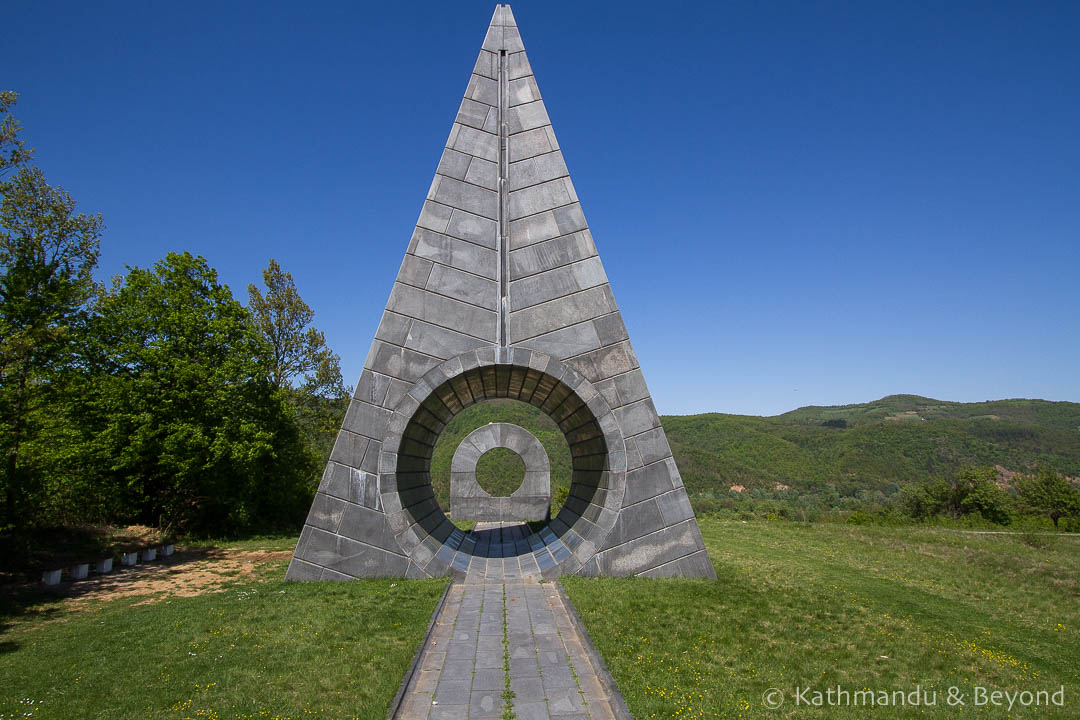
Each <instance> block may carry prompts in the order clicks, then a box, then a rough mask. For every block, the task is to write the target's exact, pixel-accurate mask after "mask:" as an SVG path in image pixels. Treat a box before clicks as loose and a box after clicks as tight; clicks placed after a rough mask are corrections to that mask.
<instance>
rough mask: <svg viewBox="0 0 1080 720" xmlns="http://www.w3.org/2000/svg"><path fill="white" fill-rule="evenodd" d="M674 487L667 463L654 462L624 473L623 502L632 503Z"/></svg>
mask: <svg viewBox="0 0 1080 720" xmlns="http://www.w3.org/2000/svg"><path fill="white" fill-rule="evenodd" d="M674 487H675V485H674V483H673V482H672V478H671V471H670V468H669V466H668V464H667V463H666V462H655V463H652V464H651V465H646V466H644V467H640V468H637V469H636V470H631V471H629V472H628V473H626V492H625V494H624V495H623V503H624V504H626V505H633V504H634V503H638V502H641V501H642V500H647V499H648V498H651V497H656V496H657V495H662V494H663V493H666V492H669V491H670V490H672V489H674ZM661 509H662V508H661ZM665 519H666V518H665Z"/></svg>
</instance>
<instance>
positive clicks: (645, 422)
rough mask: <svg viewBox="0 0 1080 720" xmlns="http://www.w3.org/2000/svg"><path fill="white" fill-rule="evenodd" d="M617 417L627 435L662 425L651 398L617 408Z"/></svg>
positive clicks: (624, 433)
mask: <svg viewBox="0 0 1080 720" xmlns="http://www.w3.org/2000/svg"><path fill="white" fill-rule="evenodd" d="M615 419H616V420H618V421H619V427H620V429H622V433H623V435H625V436H631V435H638V434H640V433H643V432H645V431H646V430H652V429H653V428H657V427H660V418H659V417H658V416H657V414H656V408H655V407H653V403H652V400H651V399H649V398H645V399H644V400H638V401H637V402H635V403H631V404H630V405H624V406H622V407H621V408H616V409H615Z"/></svg>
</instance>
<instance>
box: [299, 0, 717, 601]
mask: <svg viewBox="0 0 1080 720" xmlns="http://www.w3.org/2000/svg"><path fill="white" fill-rule="evenodd" d="M493 398H513V399H517V400H521V401H524V402H527V403H531V404H532V405H534V406H536V407H538V408H540V409H542V410H543V411H544V412H545V413H547V414H548V415H549V416H550V417H551V418H552V419H553V420H554V421H555V422H556V423H557V424H558V426H559V427H560V428H561V429H562V430H563V432H564V433H565V436H566V442H567V444H568V445H569V447H570V451H571V457H572V466H573V479H572V486H571V490H570V497H569V499H568V500H567V501H566V503H565V505H564V506H563V508H562V510H561V511H560V512H559V514H558V515H557V516H556V517H555V518H554V519H552V520H551V522H550V523H549V524H548V525H547V526H546V527H544V528H543V529H542V530H540V531H539V532H533V531H531V530H529V529H528V526H521V529H520V530H519V531H517V532H514V533H510V532H504V533H502V534H498V533H497V536H496V537H495V538H494V539H492V538H488V537H484V538H480V537H478V534H477V533H465V532H463V531H461V530H460V529H458V528H456V527H455V526H454V525H453V524H452V523H451V522H450V521H449V519H448V518H447V516H446V513H445V511H444V509H443V508H441V507H440V506H439V504H438V502H437V501H436V499H435V497H434V494H433V491H432V487H431V477H430V474H429V471H430V467H431V456H432V451H433V448H434V445H435V441H436V439H437V438H438V436H439V433H440V432H441V431H442V429H443V428H444V427H445V426H446V423H447V422H449V421H450V419H451V418H452V417H453V416H454V415H455V414H456V413H458V412H459V411H461V410H463V409H464V408H466V407H468V406H470V405H472V404H474V403H477V402H482V401H484V400H488V399H493ZM495 572H498V573H502V572H505V573H506V577H514V576H517V575H518V573H520V574H539V575H542V576H544V577H555V576H558V575H563V574H575V573H576V574H579V575H619V576H626V575H645V576H651V577H670V576H695V577H710V578H711V577H715V574H714V572H713V568H712V563H711V562H710V561H709V557H708V555H707V553H706V551H705V546H704V543H703V542H702V538H701V532H700V530H699V529H698V525H697V520H696V519H695V518H694V513H693V510H691V508H690V501H689V499H688V498H687V495H686V490H685V489H684V488H683V484H682V480H681V479H680V477H679V471H678V468H676V466H675V460H674V458H673V457H672V454H671V449H670V448H669V447H668V441H667V437H666V436H665V435H664V429H663V428H662V427H661V426H660V420H659V418H658V417H657V413H656V408H655V407H654V406H653V401H652V398H651V397H650V395H649V389H648V387H647V386H646V385H645V378H644V376H643V375H642V371H641V368H640V367H639V366H638V362H637V358H636V356H635V355H634V350H633V348H632V347H631V345H630V339H629V337H628V336H627V333H626V328H625V326H624V325H623V320H622V316H621V315H620V314H619V308H618V306H617V305H616V304H615V297H614V295H613V294H612V292H611V287H610V286H609V285H608V279H607V275H606V274H605V272H604V267H603V264H602V263H601V262H600V257H599V256H598V255H597V252H596V246H595V245H594V244H593V238H592V235H591V234H590V232H589V227H588V225H587V224H586V222H585V215H584V213H583V212H582V210H581V205H579V204H578V197H577V193H576V192H575V191H574V186H573V184H572V183H571V182H570V175H569V173H568V171H567V169H566V164H565V163H564V161H563V154H562V151H561V150H560V149H559V143H558V141H557V140H556V138H555V133H554V131H553V129H552V126H551V121H550V120H549V118H548V114H547V110H546V109H545V108H544V101H543V100H542V99H541V96H540V89H539V87H538V86H537V83H536V78H535V77H534V76H533V71H532V67H531V66H530V65H529V60H528V57H526V55H525V46H524V45H523V44H522V41H521V34H520V33H519V32H518V28H517V24H516V23H515V21H514V16H513V14H512V13H511V11H510V7H509V6H508V5H502V6H496V8H495V14H494V16H493V17H492V19H491V25H490V26H489V27H488V29H487V35H486V36H485V37H484V44H483V47H482V49H481V51H480V56H479V57H478V58H477V60H476V65H475V67H474V68H473V71H472V76H471V77H470V78H469V84H468V87H466V89H465V97H464V99H463V100H462V101H461V107H460V109H459V110H458V114H457V118H456V120H455V121H454V124H453V127H452V128H451V129H450V136H449V137H448V138H447V140H446V148H445V149H444V150H443V154H442V158H441V159H440V161H439V166H438V169H437V170H436V174H435V179H434V180H433V181H432V183H431V189H430V190H429V191H428V194H427V198H426V199H425V201H424V205H423V209H422V210H421V212H420V218H419V220H418V221H417V223H416V229H415V230H414V231H413V234H412V239H411V240H410V242H409V247H408V251H407V252H406V254H405V259H404V261H403V262H402V263H401V269H400V270H399V271H398V275H397V280H396V281H395V282H394V286H393V290H392V291H391V293H390V299H389V301H388V302H387V304H386V310H385V311H384V312H383V315H382V321H381V322H380V324H379V328H378V331H377V332H376V334H375V340H374V341H373V342H372V344H371V351H370V352H369V353H368V357H367V361H366V363H365V364H364V371H363V374H362V375H361V376H360V380H359V381H358V382H357V385H356V392H355V394H354V396H353V398H352V400H351V402H350V405H349V409H348V413H347V414H346V416H345V420H344V422H343V423H342V426H341V431H340V432H339V434H338V437H337V441H336V444H335V445H334V449H333V453H332V454H331V456H330V462H329V463H328V464H327V467H326V471H325V473H324V474H323V479H322V483H321V484H320V486H319V490H318V493H317V494H316V496H315V500H314V502H313V503H312V506H311V511H310V513H309V514H308V517H307V521H306V523H305V525H304V529H303V532H302V534H301V536H300V541H299V543H298V544H297V547H296V551H295V554H294V555H293V559H292V563H291V564H290V565H289V570H288V573H287V576H286V577H287V579H290V580H316V579H323V580H326V579H339V580H344V579H350V578H361V577H413V578H423V577H436V576H445V575H454V576H457V577H465V576H467V575H471V574H479V575H484V574H485V573H488V574H490V573H495Z"/></svg>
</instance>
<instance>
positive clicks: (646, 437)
mask: <svg viewBox="0 0 1080 720" xmlns="http://www.w3.org/2000/svg"><path fill="white" fill-rule="evenodd" d="M634 443H635V445H636V446H637V451H638V454H639V455H640V456H641V462H642V464H644V465H648V464H649V463H653V462H656V461H657V460H663V459H664V458H667V457H671V448H670V447H668V441H667V436H666V435H664V429H663V428H661V427H658V428H654V429H652V430H648V431H646V432H643V433H641V434H640V435H638V436H636V437H635V438H634ZM628 450H629V448H628ZM627 462H628V463H629V460H627ZM627 467H629V465H628V466H627Z"/></svg>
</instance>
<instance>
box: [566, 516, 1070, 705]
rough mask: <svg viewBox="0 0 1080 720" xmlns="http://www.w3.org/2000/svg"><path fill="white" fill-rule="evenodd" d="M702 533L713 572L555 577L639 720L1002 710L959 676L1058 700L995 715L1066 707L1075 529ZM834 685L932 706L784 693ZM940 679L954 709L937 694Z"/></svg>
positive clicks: (735, 527) (737, 526)
mask: <svg viewBox="0 0 1080 720" xmlns="http://www.w3.org/2000/svg"><path fill="white" fill-rule="evenodd" d="M701 529H702V533H703V535H704V537H705V542H706V545H707V546H708V549H709V552H710V554H711V556H712V560H713V564H714V566H715V567H716V573H717V577H718V580H717V581H716V582H709V581H703V580H644V579H614V578H605V579H586V578H564V579H563V580H562V582H563V584H564V586H565V588H566V590H567V592H568V594H569V595H570V597H571V599H572V600H573V603H574V606H575V607H576V608H577V610H578V612H579V614H580V615H581V617H582V619H583V621H584V622H585V625H586V626H587V627H588V630H589V634H590V635H591V637H592V640H593V642H594V643H595V644H596V646H597V648H598V649H599V650H600V652H601V654H602V655H603V657H604V661H605V662H606V663H607V666H608V668H609V669H610V670H611V672H612V675H613V676H614V678H615V681H616V683H617V684H618V687H619V689H620V690H621V692H622V694H623V696H624V697H625V699H626V701H627V704H628V705H629V707H630V710H631V712H632V713H633V714H634V717H635V718H638V720H644V719H646V718H697V717H709V718H712V717H720V718H725V717H726V718H739V717H742V718H784V717H792V718H794V717H807V718H811V717H828V718H864V717H874V718H878V717H882V718H889V717H911V716H914V715H919V714H923V712H924V711H925V714H927V715H936V716H939V717H953V716H959V717H963V715H964V714H965V713H966V714H972V713H980V714H982V715H986V716H990V717H1005V716H1007V712H1006V710H1005V708H1003V707H994V706H990V705H986V704H984V705H982V706H976V705H975V698H974V693H975V692H976V690H975V688H976V686H981V687H984V688H987V689H988V690H991V691H992V690H1001V691H1009V692H1018V691H1024V690H1027V691H1030V692H1032V693H1034V692H1036V691H1038V690H1049V691H1050V692H1054V691H1057V690H1058V689H1059V688H1060V687H1061V686H1064V707H1057V706H1054V705H1049V706H1047V705H1045V704H1044V705H1043V706H1042V707H1039V708H1038V709H1037V710H1036V708H1035V707H1033V706H1030V705H1029V706H1027V707H1021V706H1020V702H1019V701H1017V702H1016V704H1014V706H1013V711H1012V713H1011V716H1012V717H1063V718H1064V717H1071V718H1075V717H1080V634H1078V630H1080V602H1078V598H1080V538H1075V537H1060V538H1056V541H1055V542H1054V543H1052V544H1051V545H1050V546H1049V547H1045V548H1036V547H1032V546H1030V545H1028V544H1026V543H1025V542H1024V538H1023V537H1022V536H1017V535H968V534H960V533H953V532H949V531H945V530H940V529H927V528H918V527H904V528H882V527H866V526H862V527H855V526H845V525H831V524H816V525H801V524H796V523H786V522H772V523H764V522H759V523H749V524H746V523H740V522H724V521H710V520H704V521H702V523H701ZM837 686H839V687H840V688H843V689H846V690H848V691H851V692H852V693H854V692H855V691H860V690H864V689H873V690H887V691H890V692H892V691H895V690H903V691H904V692H905V693H910V691H912V690H915V689H916V687H920V688H921V689H922V693H923V694H922V696H921V698H926V699H932V698H936V703H937V704H936V705H933V706H928V705H926V704H925V703H924V704H923V705H922V706H920V707H912V706H910V705H909V706H906V707H904V706H897V700H896V698H895V696H891V697H890V699H889V700H890V702H891V703H892V705H891V706H887V707H886V706H880V705H879V706H876V707H872V708H871V707H868V706H867V705H865V704H864V705H862V706H853V705H852V704H850V703H853V702H854V700H853V699H851V698H849V700H848V703H849V704H846V705H845V704H844V702H843V700H840V701H839V702H840V703H841V704H840V706H836V705H833V706H824V707H820V708H818V707H814V706H812V705H811V706H808V705H807V704H806V703H805V702H799V703H797V701H796V697H795V693H796V691H797V689H799V688H806V687H809V688H813V689H815V690H819V691H821V692H822V693H823V694H824V693H826V691H827V689H828V688H836V687H837ZM951 687H956V688H957V689H958V691H959V692H960V693H963V695H964V700H965V706H964V707H963V708H961V707H960V706H959V705H955V704H953V705H950V704H949V702H948V697H949V688H951ZM770 688H777V689H779V690H780V691H781V692H782V694H783V705H782V706H781V707H780V708H779V709H768V708H767V707H765V705H764V702H763V696H764V695H765V694H766V693H767V691H768V690H769V689H770ZM852 697H853V696H852ZM862 697H863V698H864V699H865V697H866V696H862ZM909 697H910V696H909ZM776 698H777V696H776V695H774V696H772V697H771V698H769V699H771V700H776ZM802 698H804V699H806V700H813V698H814V696H813V693H812V692H811V693H806V692H804V693H803V694H802ZM822 701H823V702H826V703H827V702H828V696H827V695H824V696H823V698H822ZM921 701H922V700H921ZM1002 702H1006V701H1005V700H1002Z"/></svg>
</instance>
